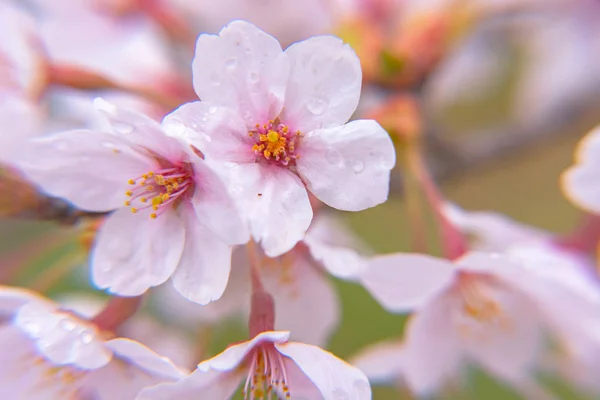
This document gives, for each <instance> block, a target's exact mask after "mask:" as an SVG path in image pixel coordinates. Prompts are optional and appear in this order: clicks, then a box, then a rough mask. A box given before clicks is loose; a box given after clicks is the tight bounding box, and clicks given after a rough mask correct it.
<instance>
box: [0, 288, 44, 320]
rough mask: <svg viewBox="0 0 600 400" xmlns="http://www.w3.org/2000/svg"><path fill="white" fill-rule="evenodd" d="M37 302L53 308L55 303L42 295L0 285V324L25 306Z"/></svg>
mask: <svg viewBox="0 0 600 400" xmlns="http://www.w3.org/2000/svg"><path fill="white" fill-rule="evenodd" d="M29 302H36V303H40V304H46V305H48V306H52V305H53V304H54V303H53V302H51V301H50V300H48V299H47V298H45V297H43V296H41V295H40V294H38V293H36V292H34V291H30V290H28V289H23V288H19V287H12V286H4V285H0V323H1V322H3V319H5V318H11V317H12V315H13V314H14V313H15V312H16V311H17V310H18V309H19V307H21V306H22V305H24V304H27V303H29Z"/></svg>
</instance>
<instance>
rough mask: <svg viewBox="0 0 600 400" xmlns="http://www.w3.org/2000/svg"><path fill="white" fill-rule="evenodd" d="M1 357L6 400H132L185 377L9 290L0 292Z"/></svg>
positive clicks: (144, 351)
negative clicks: (77, 399)
mask: <svg viewBox="0 0 600 400" xmlns="http://www.w3.org/2000/svg"><path fill="white" fill-rule="evenodd" d="M10 317H12V321H11V322H8V321H9V319H8V318H10ZM0 351H1V353H2V356H3V358H2V363H0V397H1V398H6V399H9V398H10V399H32V400H37V399H39V400H43V399H66V398H94V399H98V400H109V399H110V400H113V399H114V400H130V399H132V398H135V396H136V394H137V393H138V392H139V391H140V390H141V389H142V388H144V387H146V386H152V385H155V384H157V383H160V382H163V381H176V380H178V379H180V378H182V377H183V376H184V372H183V371H181V370H179V369H178V368H177V367H175V366H174V365H173V364H172V363H171V362H170V361H169V360H168V359H166V358H164V357H161V356H159V355H158V354H156V353H154V352H153V351H151V350H150V349H148V348H147V347H145V346H143V345H141V344H139V343H137V342H135V341H133V340H129V339H124V338H111V337H110V336H108V337H107V333H106V332H100V331H99V330H98V329H97V328H96V327H95V325H93V324H92V323H90V322H89V321H86V320H84V319H83V318H80V317H78V316H77V315H75V314H74V313H72V312H67V311H61V310H60V309H59V308H58V305H57V304H54V303H52V302H51V301H49V300H47V299H44V298H42V297H39V296H37V295H36V294H34V293H32V292H28V291H26V290H20V289H13V288H8V287H0ZM124 371H127V373H124Z"/></svg>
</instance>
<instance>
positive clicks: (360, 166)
mask: <svg viewBox="0 0 600 400" xmlns="http://www.w3.org/2000/svg"><path fill="white" fill-rule="evenodd" d="M352 169H353V170H354V173H355V174H360V173H361V172H363V171H364V169H365V163H364V162H363V161H361V160H357V161H355V162H354V164H353V165H352Z"/></svg>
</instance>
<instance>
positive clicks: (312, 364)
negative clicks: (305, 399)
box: [275, 342, 371, 400]
mask: <svg viewBox="0 0 600 400" xmlns="http://www.w3.org/2000/svg"><path fill="white" fill-rule="evenodd" d="M275 347H276V348H277V350H279V352H280V353H281V354H283V355H285V356H287V357H289V358H291V359H292V360H293V361H294V362H295V363H296V365H297V366H298V367H299V368H300V369H301V370H302V372H304V374H305V375H306V376H307V377H308V378H309V379H310V380H311V381H312V382H313V383H314V385H315V386H316V387H317V388H318V389H319V391H320V392H321V394H322V395H323V398H324V399H330V398H331V399H335V398H348V399H356V400H362V399H365V400H370V399H371V386H370V385H369V381H368V379H367V377H366V376H365V374H363V373H362V372H361V371H360V370H359V369H357V368H355V367H353V366H351V365H350V364H347V363H346V362H344V361H343V360H341V359H339V358H337V357H336V356H334V355H333V354H331V353H330V352H328V351H325V350H323V349H321V348H319V347H316V346H312V345H309V344H304V343H296V342H288V343H278V344H275ZM295 390H296V389H295V388H294V387H293V386H290V392H291V393H292V395H293V393H294V391H295Z"/></svg>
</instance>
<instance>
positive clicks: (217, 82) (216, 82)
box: [208, 72, 221, 86]
mask: <svg viewBox="0 0 600 400" xmlns="http://www.w3.org/2000/svg"><path fill="white" fill-rule="evenodd" d="M208 79H209V80H210V83H212V85H213V86H221V76H220V75H219V73H218V72H213V73H211V74H210V76H209V77H208Z"/></svg>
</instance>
